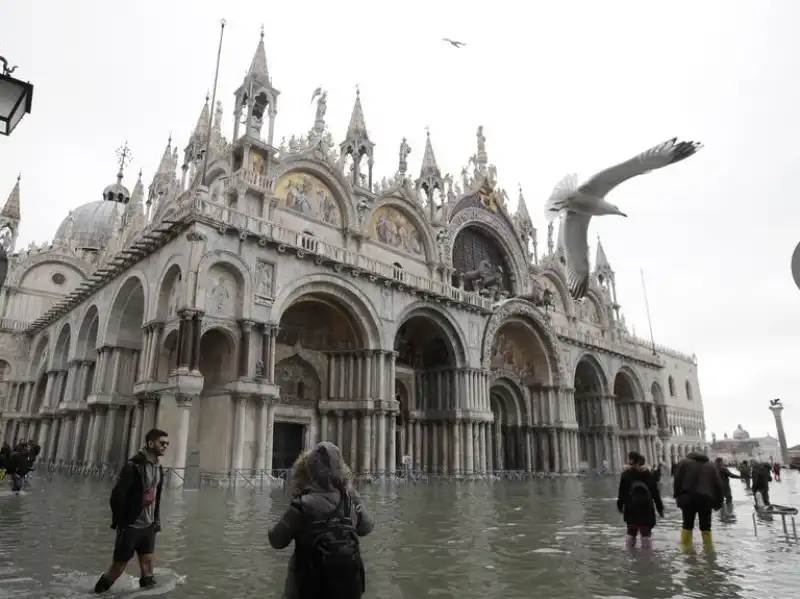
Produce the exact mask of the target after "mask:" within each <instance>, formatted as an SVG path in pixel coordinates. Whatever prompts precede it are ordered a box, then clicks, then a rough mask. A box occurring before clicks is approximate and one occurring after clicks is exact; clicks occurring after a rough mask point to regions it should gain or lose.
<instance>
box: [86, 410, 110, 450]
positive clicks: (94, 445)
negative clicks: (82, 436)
mask: <svg viewBox="0 0 800 599" xmlns="http://www.w3.org/2000/svg"><path fill="white" fill-rule="evenodd" d="M94 411H95V418H94V428H93V429H92V439H91V444H90V446H89V462H91V463H92V464H102V462H103V459H102V457H101V454H100V451H101V445H100V442H101V440H102V438H103V430H104V429H105V424H106V414H105V408H101V407H100V406H95V409H94Z"/></svg>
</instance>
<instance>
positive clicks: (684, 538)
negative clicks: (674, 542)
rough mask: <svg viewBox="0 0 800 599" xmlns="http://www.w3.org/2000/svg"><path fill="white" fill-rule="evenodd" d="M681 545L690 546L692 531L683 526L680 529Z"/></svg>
mask: <svg viewBox="0 0 800 599" xmlns="http://www.w3.org/2000/svg"><path fill="white" fill-rule="evenodd" d="M681 545H683V546H684V547H691V546H692V531H691V530H686V529H685V528H682V529H681Z"/></svg>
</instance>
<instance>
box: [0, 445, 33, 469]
mask: <svg viewBox="0 0 800 599" xmlns="http://www.w3.org/2000/svg"><path fill="white" fill-rule="evenodd" d="M33 459H34V458H32V457H31V456H30V455H29V454H28V452H27V451H24V450H21V449H20V450H17V451H15V452H14V453H12V454H11V456H10V457H9V458H8V461H7V462H6V473H7V474H11V475H17V476H25V475H26V474H28V472H30V471H31V467H32V466H33Z"/></svg>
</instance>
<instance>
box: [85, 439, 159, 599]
mask: <svg viewBox="0 0 800 599" xmlns="http://www.w3.org/2000/svg"><path fill="white" fill-rule="evenodd" d="M144 441H145V445H144V447H143V448H142V449H141V450H140V451H139V452H138V453H137V454H136V455H135V456H133V457H132V458H130V459H129V460H128V461H127V463H126V464H125V465H124V466H123V467H122V470H121V471H120V473H119V478H118V479H117V483H116V484H115V485H114V489H113V490H112V491H111V500H110V504H111V528H113V529H115V530H116V531H117V536H116V540H115V542H114V557H113V560H112V563H111V567H110V568H109V569H108V571H106V573H105V574H103V575H102V576H100V579H99V580H98V581H97V584H96V585H95V587H94V592H95V593H104V592H106V591H107V590H108V589H110V588H111V585H113V584H114V582H116V580H117V579H118V578H119V577H120V576H122V574H123V572H125V568H126V567H127V565H128V562H129V561H130V560H131V559H132V558H133V556H134V554H135V555H137V556H138V558H139V569H140V572H141V574H140V578H139V586H140V587H141V588H149V587H152V586H155V584H156V580H155V578H154V577H153V552H154V551H155V546H156V533H157V532H159V531H160V530H161V521H160V513H159V508H160V505H161V486H162V482H163V480H164V470H163V468H162V467H161V465H160V464H159V458H160V457H161V456H163V455H164V453H165V452H166V451H167V447H169V440H168V439H167V433H165V432H164V431H162V430H159V429H157V428H154V429H152V430H150V431H149V432H148V433H147V434H146V435H145V438H144Z"/></svg>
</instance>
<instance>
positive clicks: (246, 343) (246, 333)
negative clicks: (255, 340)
mask: <svg viewBox="0 0 800 599" xmlns="http://www.w3.org/2000/svg"><path fill="white" fill-rule="evenodd" d="M239 327H240V328H241V331H242V337H241V343H240V344H239V370H238V374H239V378H240V379H246V378H249V376H250V333H251V331H252V330H253V323H252V322H250V321H249V320H240V321H239Z"/></svg>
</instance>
